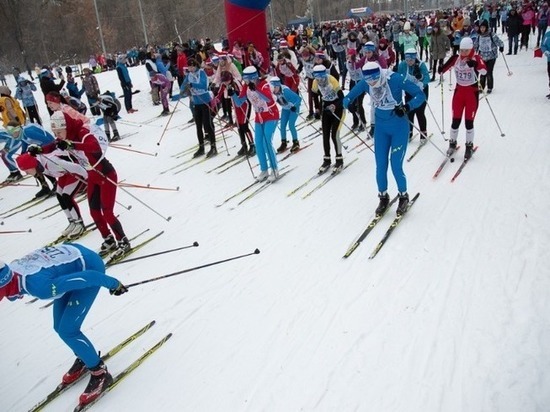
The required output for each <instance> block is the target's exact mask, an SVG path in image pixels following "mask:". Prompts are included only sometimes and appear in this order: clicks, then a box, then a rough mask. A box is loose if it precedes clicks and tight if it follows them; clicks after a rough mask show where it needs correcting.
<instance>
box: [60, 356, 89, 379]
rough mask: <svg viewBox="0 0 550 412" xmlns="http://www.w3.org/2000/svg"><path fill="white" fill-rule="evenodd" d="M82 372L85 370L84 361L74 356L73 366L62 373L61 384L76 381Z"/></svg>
mask: <svg viewBox="0 0 550 412" xmlns="http://www.w3.org/2000/svg"><path fill="white" fill-rule="evenodd" d="M84 372H86V365H84V362H82V360H81V359H80V358H76V360H75V361H74V363H73V366H71V369H69V371H68V372H67V373H66V374H65V375H63V378H62V379H61V383H62V384H63V385H70V384H71V383H73V382H75V381H77V380H78V378H80V377H81V376H82V374H83V373H84Z"/></svg>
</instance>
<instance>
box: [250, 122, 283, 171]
mask: <svg viewBox="0 0 550 412" xmlns="http://www.w3.org/2000/svg"><path fill="white" fill-rule="evenodd" d="M277 122H278V120H268V121H266V122H264V123H257V122H256V123H255V124H254V143H255V144H256V155H257V156H258V161H259V162H260V170H261V171H262V172H265V171H267V161H268V160H269V165H270V166H271V169H272V170H277V169H278V166H277V156H276V155H275V149H273V134H274V133H275V129H276V128H277Z"/></svg>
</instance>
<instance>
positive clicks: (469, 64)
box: [466, 60, 477, 69]
mask: <svg viewBox="0 0 550 412" xmlns="http://www.w3.org/2000/svg"><path fill="white" fill-rule="evenodd" d="M466 64H467V65H468V67H471V68H472V69H475V68H476V67H477V61H476V60H468V61H467V62H466Z"/></svg>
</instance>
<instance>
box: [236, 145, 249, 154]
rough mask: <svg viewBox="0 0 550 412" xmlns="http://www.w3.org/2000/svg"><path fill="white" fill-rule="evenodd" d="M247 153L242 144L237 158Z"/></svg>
mask: <svg viewBox="0 0 550 412" xmlns="http://www.w3.org/2000/svg"><path fill="white" fill-rule="evenodd" d="M247 152H248V149H247V148H246V144H243V145H242V146H241V148H240V150H239V151H238V152H237V156H238V157H242V156H244V155H246V153H247Z"/></svg>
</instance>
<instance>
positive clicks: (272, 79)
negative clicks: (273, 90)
mask: <svg viewBox="0 0 550 412" xmlns="http://www.w3.org/2000/svg"><path fill="white" fill-rule="evenodd" d="M269 84H270V85H271V86H273V87H281V79H279V78H278V77H276V76H273V77H270V78H269Z"/></svg>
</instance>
